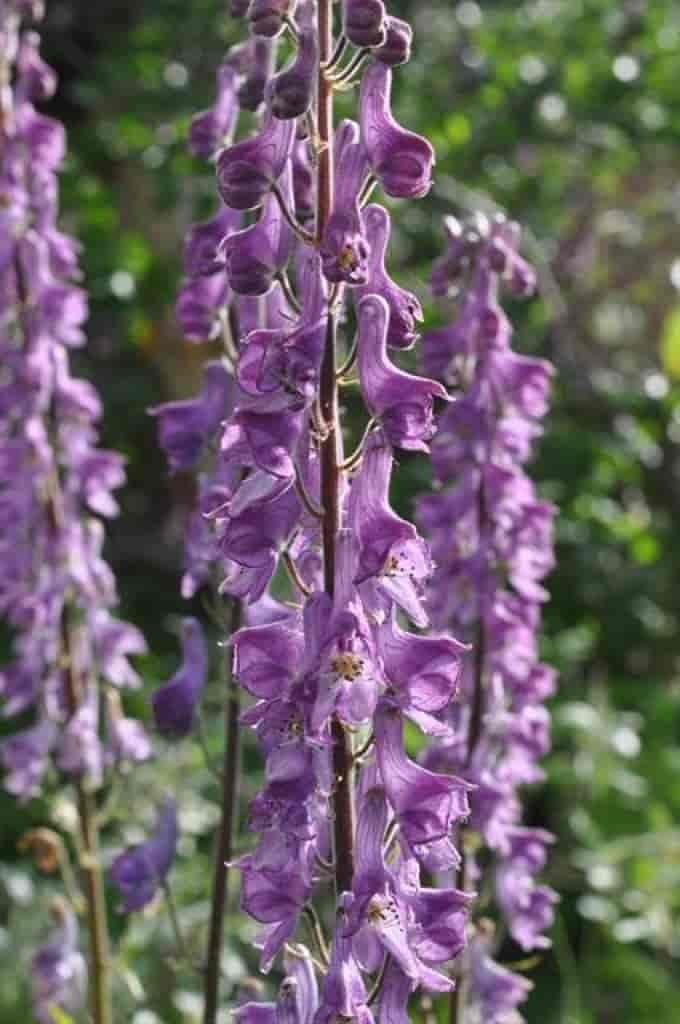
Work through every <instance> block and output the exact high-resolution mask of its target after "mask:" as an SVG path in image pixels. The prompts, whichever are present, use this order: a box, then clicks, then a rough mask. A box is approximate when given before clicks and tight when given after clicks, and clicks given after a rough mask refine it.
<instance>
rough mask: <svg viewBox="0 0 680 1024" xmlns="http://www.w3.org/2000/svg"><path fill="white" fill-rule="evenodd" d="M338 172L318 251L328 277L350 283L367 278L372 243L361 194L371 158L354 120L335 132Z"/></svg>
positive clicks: (362, 281) (343, 124)
mask: <svg viewBox="0 0 680 1024" xmlns="http://www.w3.org/2000/svg"><path fill="white" fill-rule="evenodd" d="M335 148H336V154H337V156H336V159H337V175H336V179H335V191H334V194H333V209H332V212H331V215H330V217H329V218H328V223H327V224H326V227H325V230H324V234H323V238H322V239H321V246H320V249H319V252H320V253H321V262H322V265H323V272H324V274H325V275H326V277H327V278H328V280H329V281H333V282H340V281H344V282H346V283H347V284H350V285H358V284H366V282H367V280H368V257H369V252H370V250H369V243H368V239H367V238H366V235H365V232H364V226H363V224H362V219H361V212H360V210H359V196H360V193H361V190H362V188H363V186H364V183H365V180H366V173H367V171H368V161H367V157H366V152H365V149H364V147H363V145H362V143H361V141H360V138H359V126H358V125H357V123H356V122H355V121H350V120H346V121H342V122H341V123H340V124H339V125H338V128H337V131H336V133H335Z"/></svg>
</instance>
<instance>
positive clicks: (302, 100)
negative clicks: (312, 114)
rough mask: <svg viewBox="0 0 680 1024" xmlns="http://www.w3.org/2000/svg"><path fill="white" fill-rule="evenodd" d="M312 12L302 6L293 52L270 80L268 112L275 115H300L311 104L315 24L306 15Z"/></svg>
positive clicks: (316, 55)
mask: <svg viewBox="0 0 680 1024" xmlns="http://www.w3.org/2000/svg"><path fill="white" fill-rule="evenodd" d="M313 13H314V8H313V7H312V6H311V5H306V6H305V7H303V8H302V12H301V15H300V17H299V18H298V43H297V49H296V52H295V54H294V56H293V57H292V58H291V60H290V62H289V63H288V64H287V65H286V67H284V68H283V70H282V71H279V73H278V74H277V75H276V77H275V78H274V79H273V81H272V113H273V114H274V116H275V117H280V118H283V119H286V118H296V117H302V116H303V115H304V114H306V113H307V111H308V110H309V108H310V107H311V105H312V99H313V96H314V86H315V83H316V75H317V69H318V61H319V46H318V39H317V32H316V26H315V25H314V24H313V20H312V19H311V18H310V15H311V14H313ZM303 15H304V21H303Z"/></svg>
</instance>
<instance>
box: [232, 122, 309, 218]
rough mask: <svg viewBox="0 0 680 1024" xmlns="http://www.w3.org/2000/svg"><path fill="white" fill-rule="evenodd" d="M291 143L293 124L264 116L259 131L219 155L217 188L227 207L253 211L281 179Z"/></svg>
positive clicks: (292, 139)
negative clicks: (263, 121)
mask: <svg viewBox="0 0 680 1024" xmlns="http://www.w3.org/2000/svg"><path fill="white" fill-rule="evenodd" d="M294 142H295V122H294V121H281V120H280V119H279V118H277V117H274V116H273V115H272V114H271V113H269V114H268V116H267V119H266V121H265V124H264V126H263V127H262V129H261V131H259V132H258V133H257V134H256V135H253V136H252V137H251V138H249V139H244V140H243V141H242V142H237V143H235V145H233V146H229V148H228V149H225V150H223V151H222V153H221V154H220V156H219V157H218V159H217V188H218V190H219V193H220V195H221V196H222V199H223V200H224V202H225V203H226V205H227V206H231V207H232V209H234V210H254V209H255V208H256V207H257V206H259V205H260V204H261V203H262V202H263V201H264V199H265V197H266V196H267V195H268V193H269V191H270V189H271V187H272V185H273V184H274V183H275V182H277V181H278V179H279V178H280V177H281V174H282V172H283V169H284V167H285V166H286V161H287V160H288V157H289V156H290V154H291V151H292V148H293V143H294Z"/></svg>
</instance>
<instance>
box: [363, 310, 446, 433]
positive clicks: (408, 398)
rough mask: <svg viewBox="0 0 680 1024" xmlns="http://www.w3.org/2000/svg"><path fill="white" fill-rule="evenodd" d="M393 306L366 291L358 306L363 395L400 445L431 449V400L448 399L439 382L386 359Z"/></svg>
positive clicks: (383, 426)
mask: <svg viewBox="0 0 680 1024" xmlns="http://www.w3.org/2000/svg"><path fill="white" fill-rule="evenodd" d="M389 326H390V308H389V306H388V304H387V302H386V301H385V299H384V298H382V296H380V295H367V296H366V297H365V298H363V299H362V300H361V302H360V303H359V307H358V333H359V343H358V360H357V362H358V368H359V384H360V386H361V394H362V396H363V398H364V401H365V402H366V406H367V407H368V411H369V412H370V413H371V415H372V416H373V417H374V419H375V420H376V421H377V422H378V423H380V425H381V426H382V429H383V430H384V432H385V436H386V437H387V439H388V440H389V442H390V444H392V445H394V447H395V448H406V449H411V450H421V451H427V445H428V442H429V441H430V440H431V438H432V435H433V433H434V419H433V415H432V403H433V399H434V398H442V399H447V398H448V395H447V392H446V389H445V388H444V387H442V385H441V384H440V383H439V382H438V381H434V380H428V379H427V378H425V377H415V376H413V374H410V373H405V372H404V371H403V370H400V369H398V368H397V367H396V366H394V365H393V364H392V363H390V362H389V360H388V358H387V334H388V330H389Z"/></svg>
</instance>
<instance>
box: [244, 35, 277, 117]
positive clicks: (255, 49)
mask: <svg viewBox="0 0 680 1024" xmlns="http://www.w3.org/2000/svg"><path fill="white" fill-rule="evenodd" d="M246 52H247V54H248V60H247V61H245V62H244V65H243V69H242V70H243V74H244V75H245V78H244V79H243V82H242V83H241V87H240V88H239V91H238V101H239V103H240V105H241V106H242V107H243V109H244V110H251V111H252V112H253V113H257V111H258V110H259V108H260V107H261V105H262V104H263V103H264V98H265V92H266V89H267V83H268V82H269V80H270V78H271V76H272V75H273V73H274V67H275V61H276V54H275V51H274V46H273V43H272V40H271V39H267V38H265V37H264V36H255V38H254V39H252V40H251V45H250V46H249V47H248V48H247V51H246Z"/></svg>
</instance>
